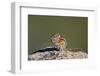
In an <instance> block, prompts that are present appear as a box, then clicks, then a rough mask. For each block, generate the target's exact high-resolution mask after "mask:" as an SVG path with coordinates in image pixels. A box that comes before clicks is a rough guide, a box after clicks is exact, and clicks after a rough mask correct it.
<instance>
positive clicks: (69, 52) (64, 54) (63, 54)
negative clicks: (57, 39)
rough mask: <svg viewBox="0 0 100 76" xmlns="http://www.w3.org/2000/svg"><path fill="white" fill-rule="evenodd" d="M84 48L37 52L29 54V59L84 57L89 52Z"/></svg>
mask: <svg viewBox="0 0 100 76" xmlns="http://www.w3.org/2000/svg"><path fill="white" fill-rule="evenodd" d="M82 51H83V50H82V49H76V48H74V49H71V48H70V49H66V50H65V51H45V52H36V53H33V54H30V55H29V56H28V60H60V59H82V58H87V57H88V54H87V53H86V52H82Z"/></svg>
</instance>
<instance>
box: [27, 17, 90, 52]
mask: <svg viewBox="0 0 100 76" xmlns="http://www.w3.org/2000/svg"><path fill="white" fill-rule="evenodd" d="M54 33H60V34H61V35H63V36H64V37H65V38H66V40H67V44H68V45H67V48H82V49H84V50H85V51H87V48H88V18H87V17H71V16H43V15H28V53H31V52H32V51H36V50H38V49H40V48H44V47H47V46H51V45H52V43H51V41H50V37H51V36H52V34H54Z"/></svg>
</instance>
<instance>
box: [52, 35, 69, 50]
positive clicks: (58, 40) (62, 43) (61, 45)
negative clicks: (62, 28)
mask: <svg viewBox="0 0 100 76" xmlns="http://www.w3.org/2000/svg"><path fill="white" fill-rule="evenodd" d="M51 41H52V43H53V44H54V47H56V48H57V49H59V50H60V51H64V50H65V48H66V45H67V42H66V39H65V38H64V37H63V36H61V35H60V34H59V33H55V34H54V35H53V36H52V37H51Z"/></svg>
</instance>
